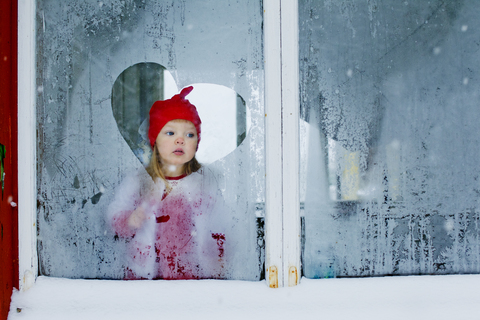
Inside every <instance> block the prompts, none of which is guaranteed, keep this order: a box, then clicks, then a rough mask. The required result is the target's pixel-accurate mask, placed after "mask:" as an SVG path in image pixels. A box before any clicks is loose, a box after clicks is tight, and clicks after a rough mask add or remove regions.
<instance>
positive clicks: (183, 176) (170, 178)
mask: <svg viewBox="0 0 480 320" xmlns="http://www.w3.org/2000/svg"><path fill="white" fill-rule="evenodd" d="M186 176H187V174H182V175H181V176H178V177H165V179H167V180H180V179H183V178H185V177H186Z"/></svg>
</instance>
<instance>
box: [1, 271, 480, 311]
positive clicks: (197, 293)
mask: <svg viewBox="0 0 480 320" xmlns="http://www.w3.org/2000/svg"><path fill="white" fill-rule="evenodd" d="M479 288H480V275H449V276H407V277H378V278H349V279H346V278H343V279H322V280H311V279H305V278H303V279H302V281H301V283H300V285H298V286H296V287H290V288H280V289H271V288H268V287H267V285H266V283H265V281H261V282H247V281H221V280H200V281H195V280H192V281H181V280H180V281H112V280H71V279H60V278H50V277H44V276H41V277H39V278H38V279H37V282H36V284H35V285H34V286H33V287H32V288H31V289H29V290H27V291H25V292H18V291H17V292H14V293H13V295H12V302H11V309H10V314H9V317H8V320H16V319H22V320H28V319H35V320H41V319H48V320H55V319H62V320H64V319H68V320H76V319H82V320H83V319H89V320H94V319H102V320H109V319H115V320H122V319H129V320H130V319H228V320H230V319H249V320H252V319H336V320H339V319H349V320H350V319H369V320H372V319H382V320H384V319H388V320H394V319H408V320H412V319H422V320H425V319H435V320H440V319H462V320H466V319H479V318H480V311H479V310H480V290H479ZM20 309H21V310H20ZM19 311H20V312H19Z"/></svg>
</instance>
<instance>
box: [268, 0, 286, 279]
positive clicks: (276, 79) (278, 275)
mask: <svg viewBox="0 0 480 320" xmlns="http://www.w3.org/2000/svg"><path fill="white" fill-rule="evenodd" d="M263 9H264V57H265V142H266V143H265V149H266V168H265V170H266V171H265V172H266V177H265V178H266V179H265V182H266V205H265V243H266V248H265V270H266V278H267V283H268V285H269V286H270V287H272V288H276V287H282V286H283V272H282V270H283V262H282V257H283V255H282V250H283V234H282V230H283V228H282V224H283V221H282V207H283V203H282V198H283V195H282V113H281V106H282V91H281V90H282V82H281V76H282V69H281V56H280V50H281V47H280V0H274V1H264V2H263Z"/></svg>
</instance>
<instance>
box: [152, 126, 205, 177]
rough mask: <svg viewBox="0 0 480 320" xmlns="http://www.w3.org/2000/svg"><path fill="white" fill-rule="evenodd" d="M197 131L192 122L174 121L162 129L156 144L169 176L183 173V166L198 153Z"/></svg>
mask: <svg viewBox="0 0 480 320" xmlns="http://www.w3.org/2000/svg"><path fill="white" fill-rule="evenodd" d="M197 143H198V135H197V129H195V126H194V125H193V123H191V122H190V121H186V120H172V121H169V122H167V124H166V125H165V126H164V127H163V128H162V130H161V131H160V133H159V134H158V136H157V140H156V144H157V149H158V152H159V154H160V160H161V162H162V166H163V169H164V170H166V172H165V173H166V175H167V176H174V174H178V173H183V165H184V164H185V163H187V162H188V161H190V160H192V159H193V157H194V156H195V152H196V151H197Z"/></svg>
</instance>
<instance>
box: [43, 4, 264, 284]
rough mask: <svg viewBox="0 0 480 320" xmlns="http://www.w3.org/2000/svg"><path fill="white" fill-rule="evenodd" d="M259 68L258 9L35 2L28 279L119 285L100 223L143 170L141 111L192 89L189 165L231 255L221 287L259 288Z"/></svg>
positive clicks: (108, 235) (119, 259)
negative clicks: (218, 213) (200, 178)
mask: <svg viewBox="0 0 480 320" xmlns="http://www.w3.org/2000/svg"><path fill="white" fill-rule="evenodd" d="M262 56H263V55H262V7H261V1H254V0H252V1H250V0H248V1H242V2H241V3H238V2H237V1H225V0H222V1H208V2H198V1H177V0H171V1H156V0H155V1H154V0H124V1H117V0H103V1H97V0H74V1H63V2H62V1H56V0H37V66H38V69H37V88H38V94H37V117H38V126H37V132H38V153H37V154H38V166H37V168H38V174H37V181H38V183H37V185H38V227H37V236H38V254H39V270H40V274H42V275H48V276H55V277H69V278H107V279H122V278H123V277H124V265H125V250H126V249H125V247H126V246H125V240H124V239H122V238H120V237H118V236H115V234H114V233H113V232H112V230H111V229H110V228H109V226H108V223H107V221H106V220H108V219H106V212H107V210H108V207H109V204H110V203H112V201H113V199H114V198H115V193H116V190H118V187H119V185H121V183H122V181H123V180H124V178H125V177H126V176H127V175H128V174H129V173H131V172H134V171H142V170H144V169H143V168H144V165H145V164H146V163H147V162H148V157H149V152H151V150H149V146H148V143H145V142H146V136H145V133H146V129H147V128H146V125H148V121H146V119H147V118H148V111H149V108H150V106H151V104H152V103H153V102H154V101H156V100H159V99H167V98H170V97H171V96H173V95H174V94H176V93H178V92H179V91H180V90H181V88H184V87H186V86H189V85H193V86H194V87H195V89H194V92H192V94H191V95H192V96H191V97H190V96H189V97H188V98H191V102H192V103H194V104H196V106H197V108H198V110H199V114H200V117H201V118H202V121H203V126H202V141H201V144H200V146H199V151H198V155H199V157H198V158H199V161H200V162H203V163H204V164H205V169H208V171H209V172H211V173H212V174H213V177H214V180H215V181H216V183H217V185H218V189H217V191H218V192H219V193H220V194H221V197H222V201H223V202H222V203H223V208H224V215H223V218H224V219H226V220H228V226H229V230H227V232H226V233H225V236H226V242H228V244H229V245H228V247H229V250H230V252H234V254H230V255H229V260H228V261H227V266H228V267H227V272H226V273H225V274H224V275H223V277H224V278H228V279H248V280H258V279H260V278H261V277H262V272H263V270H262V268H263V260H264V244H263V228H262V226H263V218H262V215H263V213H262V210H263V205H262V204H263V203H264V201H265V199H264V189H265V187H264V176H265V173H264V172H265V171H264V134H263V132H264V127H263V115H264V112H263V61H262ZM194 93H195V96H194ZM202 150H206V151H202ZM201 152H203V153H202V154H201ZM228 247H227V248H228Z"/></svg>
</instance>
